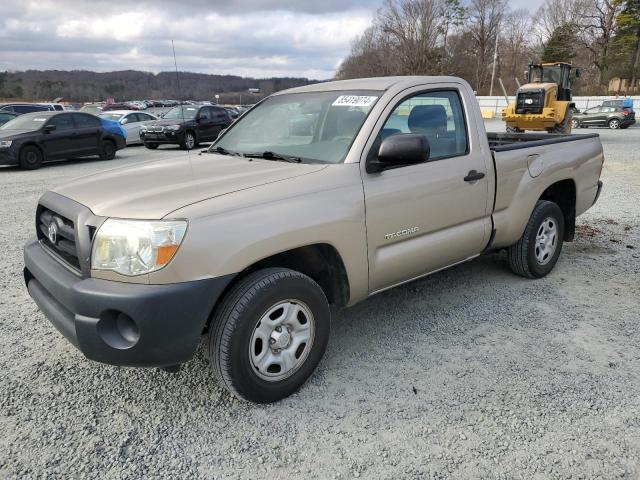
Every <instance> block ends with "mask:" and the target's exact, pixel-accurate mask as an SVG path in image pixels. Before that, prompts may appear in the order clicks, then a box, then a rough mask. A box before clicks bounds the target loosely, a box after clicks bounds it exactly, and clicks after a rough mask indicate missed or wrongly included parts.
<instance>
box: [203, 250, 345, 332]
mask: <svg viewBox="0 0 640 480" xmlns="http://www.w3.org/2000/svg"><path fill="white" fill-rule="evenodd" d="M272 267H280V268H289V269H291V270H295V271H297V272H300V273H302V274H304V275H307V276H308V277H310V278H311V279H313V280H314V281H315V282H316V283H318V285H320V288H322V290H323V291H324V293H325V295H326V296H327V300H328V301H329V304H330V305H334V306H336V307H338V308H340V307H344V306H346V305H347V304H348V303H349V299H350V298H351V291H350V284H349V277H348V274H347V269H346V267H345V265H344V262H343V260H342V257H341V256H340V253H339V252H338V250H337V249H336V248H335V247H334V246H333V245H330V244H328V243H315V244H310V245H305V246H302V247H297V248H292V249H289V250H284V251H282V252H278V253H275V254H273V255H270V256H268V257H265V258H262V259H260V260H257V261H255V262H254V263H252V264H251V265H249V266H247V267H246V268H244V269H243V270H242V271H241V272H239V273H238V274H237V275H235V277H234V278H233V280H231V282H229V284H228V285H227V286H226V287H225V289H224V290H223V292H222V294H221V295H220V297H219V299H218V301H217V302H216V303H220V301H221V299H222V298H224V296H225V295H226V294H227V293H228V292H229V291H230V290H231V289H232V288H233V287H234V285H236V284H237V283H238V282H240V281H241V280H242V279H243V278H245V277H246V276H247V275H249V274H251V273H253V272H256V271H258V270H262V269H265V268H272ZM215 308H216V307H214V311H215ZM210 321H211V320H209V322H210ZM209 322H207V323H209ZM207 326H208V325H207Z"/></svg>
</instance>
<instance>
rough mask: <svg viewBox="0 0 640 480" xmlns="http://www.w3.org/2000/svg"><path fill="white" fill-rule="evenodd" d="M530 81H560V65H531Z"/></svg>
mask: <svg viewBox="0 0 640 480" xmlns="http://www.w3.org/2000/svg"><path fill="white" fill-rule="evenodd" d="M530 77H531V80H530V81H531V82H533V83H561V80H562V72H561V69H560V67H544V68H542V67H539V66H536V67H531V75H530Z"/></svg>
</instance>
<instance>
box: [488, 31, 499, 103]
mask: <svg viewBox="0 0 640 480" xmlns="http://www.w3.org/2000/svg"><path fill="white" fill-rule="evenodd" d="M499 38H500V25H499V24H498V27H497V29H496V45H495V48H494V49H493V68H492V69H491V86H490V87H489V96H490V97H492V96H493V81H494V80H495V78H496V63H498V39H499Z"/></svg>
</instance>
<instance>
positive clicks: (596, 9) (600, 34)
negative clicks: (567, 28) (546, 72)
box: [583, 0, 622, 85]
mask: <svg viewBox="0 0 640 480" xmlns="http://www.w3.org/2000/svg"><path fill="white" fill-rule="evenodd" d="M589 7H590V8H589V9H588V10H587V11H586V12H585V14H584V15H583V18H584V24H583V42H584V46H585V47H586V48H587V50H589V51H590V52H591V54H592V56H593V57H592V58H593V63H594V65H595V66H596V68H597V69H598V73H599V75H598V83H599V84H600V85H604V84H605V82H606V81H607V72H608V70H609V62H610V58H609V57H610V53H611V46H612V43H613V38H614V36H615V33H616V26H617V25H616V18H617V16H618V14H619V13H620V12H621V11H622V5H621V4H620V2H616V1H614V0H591V4H590V5H589Z"/></svg>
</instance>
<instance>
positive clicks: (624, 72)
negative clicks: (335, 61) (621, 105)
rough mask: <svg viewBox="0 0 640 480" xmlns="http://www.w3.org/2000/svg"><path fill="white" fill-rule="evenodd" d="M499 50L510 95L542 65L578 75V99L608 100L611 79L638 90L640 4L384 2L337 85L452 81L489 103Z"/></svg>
mask: <svg viewBox="0 0 640 480" xmlns="http://www.w3.org/2000/svg"><path fill="white" fill-rule="evenodd" d="M496 43H497V46H498V50H497V52H498V57H497V62H496V65H495V66H496V72H497V74H496V77H501V78H502V80H503V81H504V84H505V85H506V89H507V91H508V93H509V94H513V92H514V91H515V90H516V88H517V83H518V81H520V82H522V78H523V72H524V71H525V69H526V67H527V65H528V64H529V63H530V62H538V61H545V62H555V61H566V62H571V63H573V65H574V66H576V67H580V68H581V70H582V73H583V75H582V77H581V78H580V79H579V80H577V81H576V82H574V91H575V92H576V93H579V94H605V93H607V85H608V83H609V80H610V79H611V78H613V77H620V78H625V79H628V80H629V81H630V82H631V83H630V84H631V85H634V86H636V88H637V89H638V90H640V88H638V84H639V83H640V82H639V81H638V74H639V70H640V0H546V1H545V3H544V4H543V5H542V6H541V7H540V8H539V9H538V10H536V11H535V12H533V13H531V12H529V11H527V10H523V9H517V10H514V9H511V8H510V7H509V2H508V1H507V0H466V1H463V0H385V2H384V4H383V6H382V7H381V8H380V9H379V10H378V11H377V13H376V15H375V17H374V20H373V23H372V25H371V26H370V27H369V28H368V29H367V30H366V31H365V32H364V33H363V34H362V35H361V36H360V37H358V38H357V39H356V40H355V41H354V43H353V45H352V48H351V53H350V54H349V56H348V57H347V58H346V59H345V60H344V61H343V62H342V64H341V65H340V67H339V69H338V72H337V74H336V77H337V78H340V79H345V78H358V77H370V76H383V75H455V76H459V77H462V78H464V79H466V80H467V81H468V82H469V83H470V84H471V86H472V87H473V88H474V90H476V91H477V92H478V94H480V95H486V94H488V93H489V91H490V89H491V85H490V83H491V71H492V68H493V57H494V49H495V46H496ZM516 78H517V79H518V80H516ZM498 92H499V90H498V87H497V85H496V86H494V95H495V94H498Z"/></svg>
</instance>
